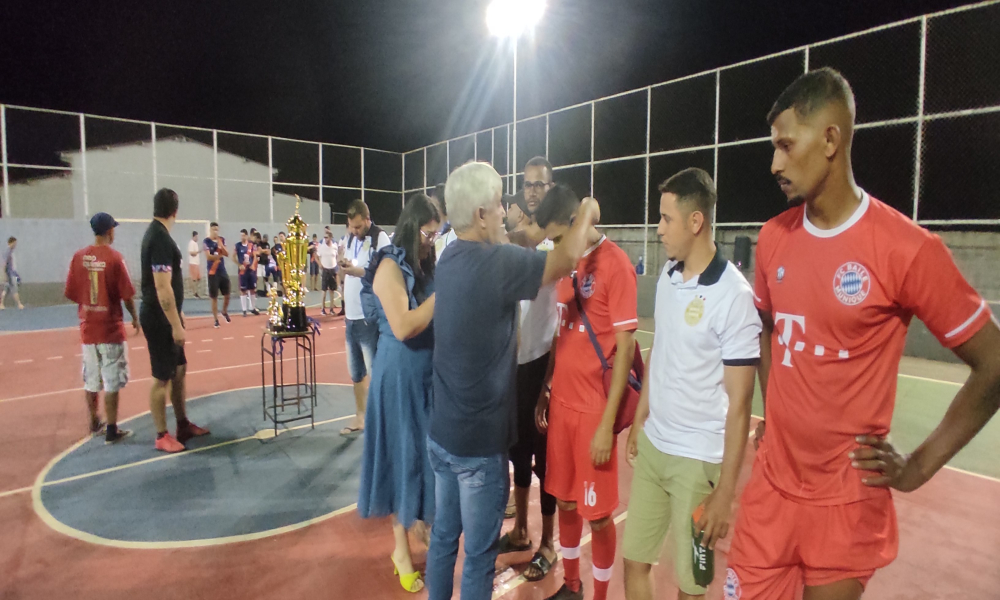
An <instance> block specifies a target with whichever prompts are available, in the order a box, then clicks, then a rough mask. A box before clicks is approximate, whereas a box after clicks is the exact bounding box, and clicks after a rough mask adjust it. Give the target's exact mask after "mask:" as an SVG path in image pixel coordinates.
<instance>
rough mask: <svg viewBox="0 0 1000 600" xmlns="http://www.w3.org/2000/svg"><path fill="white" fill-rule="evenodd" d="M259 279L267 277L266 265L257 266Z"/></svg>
mask: <svg viewBox="0 0 1000 600" xmlns="http://www.w3.org/2000/svg"><path fill="white" fill-rule="evenodd" d="M257 277H259V278H261V279H264V278H265V277H267V269H265V268H264V265H257Z"/></svg>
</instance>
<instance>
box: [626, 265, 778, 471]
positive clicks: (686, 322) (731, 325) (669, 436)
mask: <svg viewBox="0 0 1000 600" xmlns="http://www.w3.org/2000/svg"><path fill="white" fill-rule="evenodd" d="M683 269H684V266H683V263H677V262H676V261H671V262H669V263H667V265H666V266H665V267H664V268H663V271H662V273H661V274H660V280H659V282H658V283H657V284H656V308H655V309H654V311H655V312H654V318H655V321H656V326H655V329H656V330H655V332H654V338H653V352H652V355H651V356H650V357H649V365H648V366H647V369H648V370H649V418H648V419H647V420H646V425H645V428H644V429H643V431H645V433H646V436H647V437H648V438H649V441H650V442H652V444H653V446H655V447H656V448H657V449H658V450H659V451H661V452H664V453H666V454H671V455H674V456H682V457H685V458H693V459H696V460H700V461H704V462H708V463H714V464H719V463H721V462H722V451H723V448H724V446H725V427H726V413H727V412H728V411H729V395H728V394H727V393H726V388H725V386H724V385H723V366H725V365H728V366H740V365H755V364H757V363H758V362H759V361H760V331H761V323H760V317H759V316H758V314H757V308H756V307H755V306H754V302H753V290H752V289H751V287H750V284H749V283H747V280H746V278H744V277H743V274H742V273H740V271H739V269H737V268H736V267H735V266H734V265H733V264H732V263H730V262H729V261H727V260H726V259H724V258H722V256H721V255H720V254H719V253H718V252H716V254H715V257H714V258H713V259H712V262H711V263H709V265H708V267H707V268H706V269H705V271H704V272H703V273H702V274H701V275H699V276H698V277H692V278H691V279H690V280H688V281H687V282H685V281H684V278H683V275H682V272H683Z"/></svg>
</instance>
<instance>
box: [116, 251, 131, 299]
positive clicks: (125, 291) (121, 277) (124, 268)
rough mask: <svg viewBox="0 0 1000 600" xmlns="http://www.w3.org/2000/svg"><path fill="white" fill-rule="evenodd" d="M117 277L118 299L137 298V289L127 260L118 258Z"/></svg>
mask: <svg viewBox="0 0 1000 600" xmlns="http://www.w3.org/2000/svg"><path fill="white" fill-rule="evenodd" d="M115 277H117V278H118V297H119V298H121V299H122V300H129V299H131V298H132V297H133V296H135V288H134V287H133V286H132V278H131V277H130V276H129V273H128V265H126V264H125V259H124V258H122V257H121V256H118V268H117V269H115Z"/></svg>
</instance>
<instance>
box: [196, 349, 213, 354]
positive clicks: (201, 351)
mask: <svg viewBox="0 0 1000 600" xmlns="http://www.w3.org/2000/svg"><path fill="white" fill-rule="evenodd" d="M204 352H211V350H199V351H198V354H202V353H204Z"/></svg>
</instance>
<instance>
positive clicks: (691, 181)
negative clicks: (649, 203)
mask: <svg viewBox="0 0 1000 600" xmlns="http://www.w3.org/2000/svg"><path fill="white" fill-rule="evenodd" d="M658 189H659V190H660V193H661V194H673V195H675V196H677V202H678V203H683V204H684V205H685V206H686V207H687V208H689V209H691V212H694V211H696V210H697V211H698V212H700V213H701V214H702V215H703V216H704V217H705V222H706V223H708V224H709V225H711V224H712V221H713V220H714V219H713V218H712V216H713V213H714V212H715V210H714V209H715V202H716V200H718V196H717V195H716V192H715V183H713V182H712V176H711V175H709V174H708V173H706V172H705V171H704V170H702V169H698V168H696V167H690V168H688V169H684V170H683V171H680V172H678V173H675V174H674V175H673V176H672V177H670V179H667V180H666V181H664V182H663V183H661V184H660V187H659V188H658Z"/></svg>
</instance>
